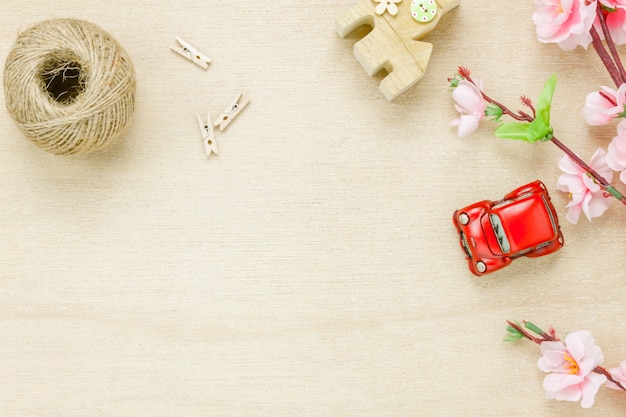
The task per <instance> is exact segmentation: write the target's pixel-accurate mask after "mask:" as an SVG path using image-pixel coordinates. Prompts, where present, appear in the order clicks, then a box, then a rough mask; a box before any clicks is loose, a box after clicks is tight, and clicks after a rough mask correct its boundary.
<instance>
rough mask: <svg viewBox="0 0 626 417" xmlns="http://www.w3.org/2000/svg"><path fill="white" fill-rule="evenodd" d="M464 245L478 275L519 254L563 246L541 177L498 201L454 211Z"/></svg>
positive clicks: (547, 251) (544, 252)
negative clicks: (539, 179)
mask: <svg viewBox="0 0 626 417" xmlns="http://www.w3.org/2000/svg"><path fill="white" fill-rule="evenodd" d="M452 221H453V223H454V225H455V226H456V228H457V230H458V232H459V240H460V244H461V248H462V249H463V251H464V252H465V255H466V258H467V262H468V264H469V269H470V271H472V273H473V274H475V275H479V276H480V275H484V274H488V273H490V272H494V271H497V270H498V269H501V268H504V267H505V266H507V265H508V264H510V263H511V262H512V261H513V259H516V258H519V257H520V256H528V257H531V258H536V257H538V256H543V255H548V254H550V253H553V252H556V251H557V250H559V249H560V248H561V246H563V234H562V233H561V228H560V226H559V219H558V217H557V214H556V211H555V210H554V206H553V205H552V202H551V201H550V196H549V195H548V191H547V190H546V187H545V185H543V183H542V182H541V181H535V182H531V183H530V184H526V185H524V186H522V187H520V188H518V189H516V190H514V191H512V192H510V193H509V194H507V195H505V196H504V198H503V199H502V200H499V201H489V200H485V201H480V202H478V203H474V204H472V205H470V206H467V207H465V208H462V209H460V210H457V211H455V212H454V215H453V216H452Z"/></svg>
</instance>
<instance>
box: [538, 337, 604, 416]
mask: <svg viewBox="0 0 626 417" xmlns="http://www.w3.org/2000/svg"><path fill="white" fill-rule="evenodd" d="M540 349H541V353H542V355H543V356H542V357H541V358H540V359H539V361H538V362H537V365H538V366H539V369H541V370H542V371H544V372H550V374H549V375H546V377H545V378H544V380H543V388H544V389H545V390H546V397H547V398H550V399H556V400H563V401H580V405H581V406H582V407H583V408H589V407H591V406H592V405H593V401H594V399H595V396H596V393H597V392H598V389H599V388H600V386H601V385H602V384H603V383H605V382H606V379H607V378H606V376H604V375H602V374H599V373H596V372H593V370H594V369H595V368H596V367H597V366H598V365H600V364H601V363H602V360H603V359H604V357H603V356H602V350H601V349H600V348H599V347H598V346H596V345H595V342H594V340H593V336H592V335H591V333H590V332H588V331H586V330H579V331H577V332H572V333H568V335H567V336H566V337H565V343H563V342H542V343H541V346H540Z"/></svg>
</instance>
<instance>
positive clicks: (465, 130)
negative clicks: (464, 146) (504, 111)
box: [458, 114, 479, 138]
mask: <svg viewBox="0 0 626 417" xmlns="http://www.w3.org/2000/svg"><path fill="white" fill-rule="evenodd" d="M478 124H479V121H478V118H477V117H476V116H472V115H467V114H464V115H461V117H460V118H459V123H458V128H459V131H458V137H460V138H464V137H466V136H469V135H470V134H471V133H472V132H474V131H475V130H476V129H477V128H478Z"/></svg>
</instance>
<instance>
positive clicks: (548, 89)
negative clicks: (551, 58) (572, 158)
mask: <svg viewBox="0 0 626 417" xmlns="http://www.w3.org/2000/svg"><path fill="white" fill-rule="evenodd" d="M555 89H556V75H553V76H552V77H550V78H549V79H548V81H547V82H546V83H545V84H544V86H543V90H541V94H540V95H539V99H538V100H537V108H536V109H535V113H536V114H535V119H534V120H533V121H532V122H530V123H529V122H508V123H504V124H503V125H501V126H500V127H499V128H498V129H496V132H495V134H496V136H497V137H499V138H504V139H517V140H523V141H526V142H530V143H533V142H537V141H538V140H540V141H547V140H550V139H552V133H553V129H552V126H550V107H551V105H552V96H553V95H554V90H555Z"/></svg>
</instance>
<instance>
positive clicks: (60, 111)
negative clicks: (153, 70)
mask: <svg viewBox="0 0 626 417" xmlns="http://www.w3.org/2000/svg"><path fill="white" fill-rule="evenodd" d="M135 89H136V83H135V74H134V69H133V65H132V62H131V60H130V58H129V56H128V54H127V53H126V51H124V49H123V48H122V47H121V46H120V45H119V44H118V42H117V41H116V40H115V39H113V38H112V37H111V35H109V34H108V33H106V32H105V31H103V30H102V29H101V28H100V27H98V26H97V25H95V24H93V23H90V22H86V21H83V20H77V19H52V20H46V21H43V22H40V23H38V24H36V25H34V26H32V27H30V28H29V29H27V30H26V31H24V32H23V33H21V34H20V35H19V36H18V38H17V40H16V42H15V45H14V46H13V48H12V50H11V52H10V53H9V55H8V57H7V60H6V63H5V68H4V91H5V99H6V107H7V110H8V112H9V114H11V116H12V117H13V119H14V120H15V122H16V123H17V125H18V127H19V128H20V130H21V131H22V132H23V133H24V134H25V135H26V137H28V138H29V139H30V140H32V141H33V142H34V143H35V144H36V145H37V146H39V147H40V148H43V149H45V150H46V151H49V152H52V153H54V154H59V155H72V154H86V153H89V152H93V151H95V150H98V149H100V148H102V147H103V146H105V145H108V144H110V143H111V142H113V141H114V140H115V139H117V138H118V137H120V136H121V135H122V134H123V133H124V132H125V131H126V129H127V128H128V126H129V124H130V119H131V116H132V114H133V111H134V107H135Z"/></svg>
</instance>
